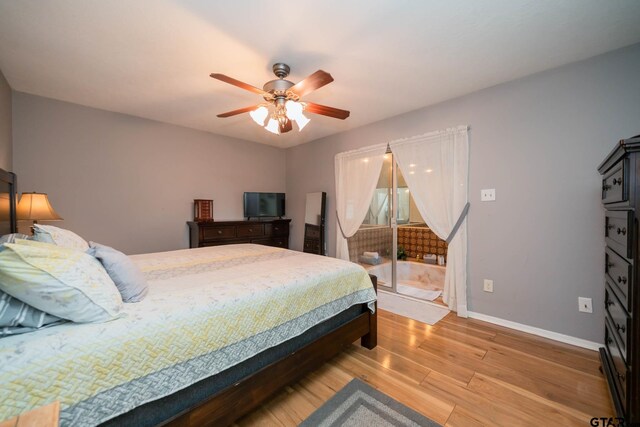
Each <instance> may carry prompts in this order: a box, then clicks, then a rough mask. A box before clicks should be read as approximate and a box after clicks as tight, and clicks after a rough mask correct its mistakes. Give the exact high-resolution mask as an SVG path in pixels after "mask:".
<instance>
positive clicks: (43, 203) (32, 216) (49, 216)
mask: <svg viewBox="0 0 640 427" xmlns="http://www.w3.org/2000/svg"><path fill="white" fill-rule="evenodd" d="M16 217H17V219H18V220H27V221H33V223H34V224H37V223H38V221H60V220H61V219H62V217H60V215H58V213H57V212H56V211H54V210H53V208H52V207H51V203H49V198H48V197H47V195H46V193H35V192H34V193H22V197H20V201H19V202H18V206H17V207H16Z"/></svg>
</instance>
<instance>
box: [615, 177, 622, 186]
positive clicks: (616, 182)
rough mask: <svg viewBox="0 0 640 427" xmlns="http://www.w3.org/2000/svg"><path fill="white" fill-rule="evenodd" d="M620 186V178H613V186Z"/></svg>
mask: <svg viewBox="0 0 640 427" xmlns="http://www.w3.org/2000/svg"><path fill="white" fill-rule="evenodd" d="M620 184H622V178H620V179H616V178H613V185H620Z"/></svg>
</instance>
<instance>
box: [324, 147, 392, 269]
mask: <svg viewBox="0 0 640 427" xmlns="http://www.w3.org/2000/svg"><path fill="white" fill-rule="evenodd" d="M386 151H387V146H386V144H381V145H375V146H372V147H367V148H364V149H361V150H355V151H347V152H345V153H339V154H337V155H336V158H335V167H336V214H337V217H338V224H337V227H336V229H337V230H336V257H337V258H341V259H345V260H349V247H348V245H347V238H348V237H351V236H353V235H354V234H355V233H356V231H358V228H360V224H362V221H363V220H364V218H365V216H366V215H367V212H368V211H369V205H370V204H371V198H372V197H373V192H374V191H375V189H376V185H377V184H378V177H379V176H380V170H381V169H382V162H384V154H385V152H386Z"/></svg>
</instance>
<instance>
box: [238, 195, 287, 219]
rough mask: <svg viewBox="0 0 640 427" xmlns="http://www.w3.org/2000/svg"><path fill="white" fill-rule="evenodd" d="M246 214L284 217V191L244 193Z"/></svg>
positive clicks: (259, 216) (246, 215)
mask: <svg viewBox="0 0 640 427" xmlns="http://www.w3.org/2000/svg"><path fill="white" fill-rule="evenodd" d="M244 216H245V218H247V219H249V218H261V217H283V216H284V193H244Z"/></svg>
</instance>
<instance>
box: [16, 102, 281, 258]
mask: <svg viewBox="0 0 640 427" xmlns="http://www.w3.org/2000/svg"><path fill="white" fill-rule="evenodd" d="M13 120H14V122H13V135H14V157H13V160H14V170H15V172H16V173H17V174H18V184H19V191H21V192H22V191H38V192H46V193H48V194H49V198H50V200H51V203H52V205H53V207H54V208H55V209H56V210H57V211H58V213H59V214H60V215H61V216H62V217H63V218H64V221H63V222H61V223H59V225H60V226H62V227H65V228H69V229H71V230H73V231H75V232H77V233H78V234H80V235H81V236H83V237H85V238H86V239H90V240H94V241H97V242H100V243H104V244H107V245H110V246H114V247H115V248H118V249H120V250H122V251H124V252H126V253H129V254H132V253H141V252H156V251H164V250H173V249H180V248H186V247H188V234H187V226H186V221H188V220H191V219H193V199H196V198H210V199H214V217H215V219H217V220H223V219H242V215H243V211H242V193H243V192H244V191H278V192H283V191H285V153H284V151H283V150H281V149H278V148H274V147H269V146H266V145H261V144H256V143H253V142H247V141H242V140H238V139H233V138H229V137H224V136H218V135H213V134H210V133H206V132H200V131H196V130H191V129H186V128H182V127H178V126H173V125H168V124H163V123H158V122H154V121H151V120H146V119H140V118H137V117H132V116H127V115H123V114H117V113H111V112H107V111H103V110H97V109H93V108H88V107H83V106H80V105H75V104H70V103H66V102H61V101H55V100H52V99H47V98H42V97H37V96H32V95H27V94H24V93H14V97H13ZM213 120H215V118H214V119H213Z"/></svg>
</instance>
